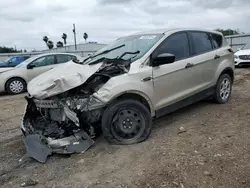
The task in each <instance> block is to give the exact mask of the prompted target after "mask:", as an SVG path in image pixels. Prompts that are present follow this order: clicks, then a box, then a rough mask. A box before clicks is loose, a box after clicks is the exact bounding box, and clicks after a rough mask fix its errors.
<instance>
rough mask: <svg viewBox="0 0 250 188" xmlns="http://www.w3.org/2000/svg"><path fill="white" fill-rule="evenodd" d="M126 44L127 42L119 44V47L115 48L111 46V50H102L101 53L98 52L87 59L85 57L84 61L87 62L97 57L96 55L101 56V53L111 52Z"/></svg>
mask: <svg viewBox="0 0 250 188" xmlns="http://www.w3.org/2000/svg"><path fill="white" fill-rule="evenodd" d="M124 46H125V44H123V45H120V46H117V47H115V48H111V49H109V50H104V51H103V52H101V53H99V54H96V55H94V56H90V57H88V58H87V59H84V61H83V62H86V61H87V60H88V59H91V58H95V57H97V56H100V55H103V54H107V53H109V52H112V51H114V50H117V49H119V48H122V47H124Z"/></svg>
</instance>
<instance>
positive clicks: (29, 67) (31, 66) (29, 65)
mask: <svg viewBox="0 0 250 188" xmlns="http://www.w3.org/2000/svg"><path fill="white" fill-rule="evenodd" d="M34 67H35V65H34V64H32V63H31V64H28V65H27V69H33V68H34Z"/></svg>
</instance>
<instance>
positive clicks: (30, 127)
mask: <svg viewBox="0 0 250 188" xmlns="http://www.w3.org/2000/svg"><path fill="white" fill-rule="evenodd" d="M88 66H91V65H88ZM129 68H130V61H125V60H121V59H119V60H118V59H116V60H111V59H105V60H104V61H103V62H102V66H101V67H100V68H99V70H98V71H97V72H95V73H94V74H93V75H91V76H90V77H89V78H88V79H87V80H86V82H84V83H82V85H80V86H78V87H76V88H73V89H70V90H68V91H65V92H63V93H60V94H58V95H56V96H51V97H48V98H46V99H37V98H34V97H33V96H27V97H26V100H27V106H26V112H25V115H24V117H23V121H22V125H21V127H22V131H23V133H24V135H25V140H24V142H25V146H26V150H27V154H26V155H27V156H28V157H32V158H34V159H36V160H37V161H39V162H42V163H44V162H45V161H46V159H47V157H48V156H49V155H51V154H52V153H65V154H70V153H74V152H77V153H81V152H84V151H86V150H87V149H88V148H89V147H90V146H91V145H93V144H94V140H93V139H94V138H96V137H97V136H98V135H100V133H101V117H102V114H103V112H104V110H105V107H106V104H104V103H103V102H102V101H100V100H98V99H97V98H95V97H94V96H93V94H94V93H95V92H96V91H98V90H99V89H100V88H101V87H102V86H103V85H104V84H105V83H106V82H107V81H108V80H109V79H110V78H111V77H114V76H117V75H121V74H124V73H127V72H128V70H129Z"/></svg>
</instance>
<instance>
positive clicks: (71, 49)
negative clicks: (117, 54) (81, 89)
mask: <svg viewBox="0 0 250 188" xmlns="http://www.w3.org/2000/svg"><path fill="white" fill-rule="evenodd" d="M104 46H106V44H99V43H96V42H90V43H84V44H78V45H77V46H76V47H77V50H75V45H69V46H64V47H61V48H53V49H51V50H49V49H47V50H42V51H35V52H19V53H0V61H1V60H5V59H7V58H8V57H10V56H18V55H30V56H34V55H38V54H42V53H49V52H68V53H75V54H78V55H80V56H82V57H84V56H88V55H90V54H93V53H95V52H96V51H98V50H99V49H101V48H103V47H104Z"/></svg>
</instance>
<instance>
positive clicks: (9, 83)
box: [6, 78, 26, 95]
mask: <svg viewBox="0 0 250 188" xmlns="http://www.w3.org/2000/svg"><path fill="white" fill-rule="evenodd" d="M15 83H16V84H17V85H19V86H20V87H19V88H16V89H14V88H13V84H15ZM25 90H26V82H25V81H24V80H23V79H20V78H11V79H9V80H8V81H7V82H6V91H7V92H8V93H9V94H12V95H15V94H20V93H23V92H24V91H25Z"/></svg>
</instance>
